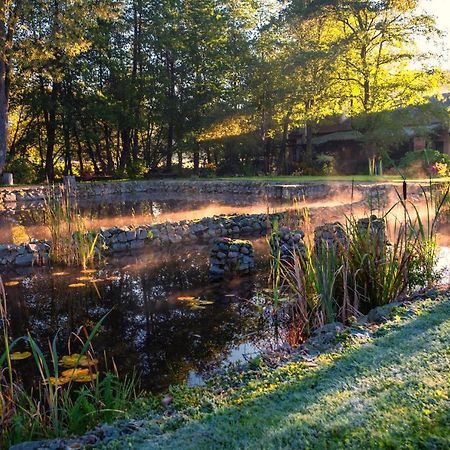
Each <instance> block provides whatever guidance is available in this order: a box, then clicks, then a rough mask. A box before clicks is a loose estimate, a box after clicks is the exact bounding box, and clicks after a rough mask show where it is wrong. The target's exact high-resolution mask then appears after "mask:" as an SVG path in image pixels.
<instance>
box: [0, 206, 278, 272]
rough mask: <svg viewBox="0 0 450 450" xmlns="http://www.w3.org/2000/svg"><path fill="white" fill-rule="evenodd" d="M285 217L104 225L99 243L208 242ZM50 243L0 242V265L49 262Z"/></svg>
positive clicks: (125, 246)
mask: <svg viewBox="0 0 450 450" xmlns="http://www.w3.org/2000/svg"><path fill="white" fill-rule="evenodd" d="M282 216H283V213H276V214H270V215H266V214H241V215H233V216H214V217H206V218H204V219H201V220H193V221H189V220H182V221H180V222H166V223H162V224H150V225H140V226H136V227H112V228H102V229H101V230H100V231H99V233H100V239H99V240H98V244H97V245H98V246H101V247H103V250H102V251H103V252H106V253H118V252H123V251H132V250H134V249H138V248H142V247H144V246H145V245H146V243H149V244H151V245H156V246H166V245H173V244H190V243H202V242H209V241H213V240H214V239H216V238H218V237H231V238H238V237H248V236H260V235H265V234H266V233H267V231H269V230H270V227H271V221H272V220H280V219H281V217H282ZM50 245H51V244H50V243H47V242H44V241H38V240H33V241H31V243H27V244H22V245H11V244H6V245H0V266H7V265H9V266H22V267H23V266H31V265H46V264H48V260H49V258H48V254H49V250H50Z"/></svg>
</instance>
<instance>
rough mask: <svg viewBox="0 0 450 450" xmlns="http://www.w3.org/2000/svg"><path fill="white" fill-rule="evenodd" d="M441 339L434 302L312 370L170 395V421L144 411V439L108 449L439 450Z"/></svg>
mask: <svg viewBox="0 0 450 450" xmlns="http://www.w3.org/2000/svg"><path fill="white" fill-rule="evenodd" d="M449 339H450V299H449V298H448V294H441V298H438V299H434V300H431V299H427V300H425V301H423V302H422V303H415V304H413V305H412V306H409V307H408V308H398V309H397V311H395V312H394V316H393V320H392V321H391V322H389V323H387V324H385V325H383V326H381V327H380V328H379V329H378V330H377V331H375V332H373V333H372V334H371V337H369V338H368V339H366V340H359V341H358V342H356V341H355V340H351V341H350V340H348V339H347V340H345V339H343V340H344V341H345V342H346V343H344V349H343V350H342V351H341V352H339V353H335V354H329V355H324V356H322V357H320V358H319V359H318V361H317V366H315V367H308V366H307V364H305V363H304V362H300V361H298V362H290V363H289V364H287V365H284V366H282V367H278V368H276V369H269V368H264V367H263V368H259V369H257V370H250V371H249V372H243V373H236V374H235V375H234V376H233V375H229V378H228V379H227V380H226V383H225V382H224V381H223V380H222V384H220V383H218V382H215V383H214V384H213V385H210V386H209V387H206V388H197V389H187V388H175V389H174V390H173V391H172V394H173V396H174V403H173V406H174V407H175V411H173V412H172V414H171V415H165V416H164V415H163V414H161V413H156V412H154V411H153V412H148V411H147V413H146V414H147V418H148V417H150V418H151V419H149V422H148V426H147V427H146V429H145V430H146V431H141V432H139V433H137V434H135V435H133V436H132V437H131V438H129V442H123V441H121V442H117V441H116V442H115V443H114V444H110V446H109V448H126V447H127V446H130V447H132V448H135V449H140V450H150V449H196V450H201V449H205V450H206V449H208V450H209V449H283V448H284V449H290V448H295V449H324V450H325V449H362V448H364V449H418V448H421V449H447V448H450V401H449V395H450V374H449V370H450V367H449V365H450V347H449ZM220 386H222V388H223V392H219V388H220ZM169 416H170V417H169Z"/></svg>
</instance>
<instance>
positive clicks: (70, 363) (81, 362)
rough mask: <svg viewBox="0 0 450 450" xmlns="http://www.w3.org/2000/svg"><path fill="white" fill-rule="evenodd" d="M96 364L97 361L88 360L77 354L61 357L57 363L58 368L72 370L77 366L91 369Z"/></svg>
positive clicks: (86, 357) (87, 357)
mask: <svg viewBox="0 0 450 450" xmlns="http://www.w3.org/2000/svg"><path fill="white" fill-rule="evenodd" d="M97 364H98V360H97V359H94V358H90V357H89V356H86V355H80V354H79V353H73V354H72V355H66V356H63V357H62V358H61V359H60V361H59V365H60V366H62V367H67V368H72V369H73V368H75V367H78V366H81V367H91V366H95V365H97Z"/></svg>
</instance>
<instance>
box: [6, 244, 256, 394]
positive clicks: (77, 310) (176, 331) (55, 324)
mask: <svg viewBox="0 0 450 450" xmlns="http://www.w3.org/2000/svg"><path fill="white" fill-rule="evenodd" d="M187 255H188V256H189V257H187ZM134 261H135V262H136V263H135V264H133V265H131V266H129V267H127V268H125V269H122V270H120V271H119V270H116V269H109V268H106V269H104V270H102V271H100V275H101V277H102V279H107V278H109V279H110V280H109V281H102V282H100V281H99V282H98V283H97V287H98V291H99V293H100V296H101V298H98V295H97V293H96V290H95V288H94V287H93V286H92V285H89V286H87V287H86V288H82V289H69V288H68V287H67V286H68V284H70V283H73V282H74V279H75V278H76V277H79V276H80V274H79V273H78V274H74V275H72V276H69V277H52V276H49V275H48V274H46V273H45V272H40V273H37V274H35V275H34V276H32V277H29V278H27V279H25V280H24V285H25V287H24V288H17V287H14V288H11V290H10V291H9V298H10V303H11V308H10V311H11V318H12V328H13V333H14V335H15V336H18V335H22V334H24V333H26V331H27V330H32V333H33V335H34V336H35V337H36V338H37V339H38V341H39V342H40V343H41V344H42V345H43V346H46V342H47V339H48V337H49V336H53V335H54V333H55V332H56V331H57V330H58V329H61V330H63V331H62V332H61V334H60V335H59V345H60V351H61V352H62V353H66V352H67V349H66V348H65V342H66V341H67V337H68V331H67V330H76V329H77V328H78V327H79V326H80V325H83V324H84V325H89V324H90V325H91V326H92V324H93V323H96V322H97V321H99V320H100V319H101V318H102V317H103V315H104V314H106V313H107V312H108V311H109V310H111V312H110V314H109V316H108V318H107V320H106V321H105V323H104V326H103V329H102V330H101V332H100V334H99V335H98V336H97V338H96V339H95V341H94V347H95V349H96V351H97V353H98V354H101V353H102V351H103V350H106V351H107V353H108V356H110V357H114V360H115V362H116V363H117V366H118V367H119V370H120V371H122V372H131V371H133V369H134V370H136V371H137V372H141V373H142V374H143V383H144V385H146V386H148V387H152V388H158V387H164V386H167V385H168V384H170V383H173V382H178V381H182V380H185V379H186V376H187V373H188V372H189V370H191V369H201V367H202V365H203V363H208V364H210V363H212V362H213V361H218V360H219V359H220V357H221V355H222V354H223V353H226V352H227V351H228V350H229V349H230V348H231V347H232V346H235V345H237V344H238V343H240V342H242V341H243V339H245V338H244V337H245V335H247V334H249V333H251V332H254V331H257V330H258V327H259V320H258V317H257V314H255V312H254V311H253V309H252V307H251V306H250V303H249V302H244V301H239V299H238V297H241V298H250V297H251V295H252V294H253V292H254V289H255V278H248V279H240V280H234V282H224V283H214V284H210V283H209V279H208V275H207V258H206V255H205V254H204V252H203V251H189V252H187V251H183V252H180V253H179V254H175V253H174V252H171V253H169V252H168V253H161V255H159V256H158V258H155V260H153V261H148V260H147V259H146V257H145V256H142V257H141V258H134ZM262 264H264V263H263V262H262ZM263 276H264V275H263ZM88 284H89V283H88ZM231 294H233V295H235V297H231V296H230V295H231ZM181 295H183V296H189V295H191V296H194V297H200V298H202V299H205V300H212V301H213V302H214V303H213V304H210V305H206V306H204V307H201V308H193V307H192V305H190V304H188V303H187V302H183V301H177V300H176V298H177V297H178V296H181Z"/></svg>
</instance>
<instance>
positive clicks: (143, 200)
mask: <svg viewBox="0 0 450 450" xmlns="http://www.w3.org/2000/svg"><path fill="white" fill-rule="evenodd" d="M77 203H78V207H79V210H80V212H81V214H82V215H83V217H85V218H86V222H87V227H88V228H89V229H100V228H101V227H106V228H109V227H113V226H129V225H142V224H149V223H162V222H165V221H171V222H176V221H179V220H196V219H201V218H203V217H211V216H214V215H219V214H259V213H266V212H267V211H268V210H270V211H271V212H276V211H282V210H286V209H288V208H292V203H291V202H287V201H284V202H283V201H281V200H276V199H261V198H256V197H251V196H243V195H236V196H233V195H219V194H214V195H211V194H208V196H207V198H205V197H199V196H198V195H186V194H178V195H176V196H175V195H174V194H164V193H135V194H122V195H114V196H113V195H105V196H99V197H97V198H92V199H80V200H79V201H78V202H77ZM346 203H348V199H339V201H338V202H337V201H336V200H333V199H329V200H325V199H321V200H314V201H308V202H305V205H308V206H310V207H315V206H325V207H330V206H334V205H336V204H339V205H341V204H346ZM43 210H44V203H43V202H33V203H32V204H30V203H22V204H19V203H17V204H13V207H8V209H4V210H3V211H0V243H11V242H13V241H16V242H15V243H21V242H19V241H21V239H22V240H23V239H26V240H28V239H29V238H30V237H31V238H36V239H47V238H49V232H48V229H47V227H45V226H44V225H43V223H44V212H43Z"/></svg>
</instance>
